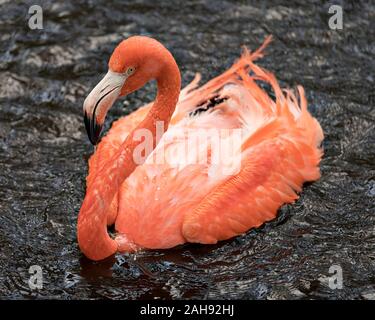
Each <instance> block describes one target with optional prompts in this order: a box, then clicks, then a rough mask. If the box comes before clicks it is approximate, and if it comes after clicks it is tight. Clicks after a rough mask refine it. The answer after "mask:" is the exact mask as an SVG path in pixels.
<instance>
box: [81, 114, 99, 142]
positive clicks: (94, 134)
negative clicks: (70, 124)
mask: <svg viewBox="0 0 375 320" xmlns="http://www.w3.org/2000/svg"><path fill="white" fill-rule="evenodd" d="M84 121H85V128H86V132H87V135H88V137H89V140H90V142H91V143H92V145H94V146H95V145H97V144H98V142H99V141H100V132H101V131H102V125H101V124H99V123H97V122H96V119H95V117H91V116H88V115H87V113H86V111H85V114H84Z"/></svg>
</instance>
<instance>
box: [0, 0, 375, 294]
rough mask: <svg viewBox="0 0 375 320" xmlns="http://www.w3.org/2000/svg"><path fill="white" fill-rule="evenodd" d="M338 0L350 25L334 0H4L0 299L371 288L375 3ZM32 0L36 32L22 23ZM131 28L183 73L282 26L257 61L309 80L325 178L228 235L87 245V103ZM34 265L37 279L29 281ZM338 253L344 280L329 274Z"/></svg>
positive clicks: (140, 99) (234, 53)
mask: <svg viewBox="0 0 375 320" xmlns="http://www.w3.org/2000/svg"><path fill="white" fill-rule="evenodd" d="M307 2H308V3H307ZM338 2H339V4H341V5H343V8H344V29H343V30H330V29H329V27H328V19H329V17H330V16H329V14H328V8H329V6H330V3H329V1H301V2H300V3H299V2H297V1H285V3H287V5H286V4H283V1H267V2H265V1H238V2H229V1H212V0H204V1H194V2H191V3H188V4H186V2H185V1H181V2H180V3H178V2H172V1H165V2H162V1H104V0H103V1H89V0H85V1H84V0H79V1H73V0H69V1H38V0H33V1H29V2H26V3H25V2H20V1H4V0H0V298H13V299H19V298H30V297H38V298H59V299H60V298H62V299H71V298H113V299H118V298H125V299H142V298H153V297H155V298H163V299H164V298H167V299H170V298H219V299H220V298H245V299H301V298H302V299H306V298H308V299H316V298H328V299H342V298H364V299H370V298H372V299H375V210H374V199H375V198H374V197H375V165H374V164H375V148H374V142H375V135H374V130H375V122H374V117H375V110H374V104H375V94H374V87H375V83H374V81H375V72H374V71H375V66H374V56H375V45H374V39H375V26H374V21H375V5H374V2H372V1H351V2H349V1H348V2H347V1H338ZM371 3H372V4H371ZM31 4H41V6H42V8H43V9H44V29H43V30H30V29H29V28H28V24H27V21H28V20H27V19H28V14H27V11H28V8H29V6H30V5H31ZM133 34H145V35H150V36H154V37H156V38H157V39H159V40H161V41H162V42H163V43H164V44H165V45H166V46H167V47H168V48H169V49H170V50H171V51H172V53H173V54H174V56H175V57H176V60H177V62H178V64H179V65H180V68H181V73H182V76H183V81H184V84H186V83H188V82H189V81H190V80H191V79H192V77H193V75H194V72H195V71H200V72H201V73H202V74H203V77H204V80H207V79H209V78H211V77H213V76H215V75H218V74H219V73H221V72H222V71H224V70H225V69H226V68H227V67H229V66H230V64H231V63H232V62H233V60H234V59H235V58H236V57H238V55H239V53H240V46H241V45H243V44H246V45H248V46H249V47H250V48H253V49H254V48H256V47H257V46H258V45H259V44H260V43H261V42H262V41H263V39H264V38H265V36H266V35H268V34H273V35H274V38H275V40H274V42H273V43H272V45H271V46H270V47H269V48H268V50H267V52H268V55H267V56H266V57H265V58H264V59H263V60H261V61H260V64H261V65H262V66H264V67H266V68H267V69H269V70H272V71H273V72H275V73H276V75H277V77H278V79H280V81H281V83H282V85H284V86H295V85H296V84H302V85H303V86H304V87H305V89H306V93H307V95H308V100H309V104H310V110H311V111H312V113H313V114H314V115H315V116H316V117H317V118H318V119H319V121H320V123H321V125H322V127H323V130H324V132H325V136H326V138H325V141H324V148H325V156H324V159H323V161H322V164H321V169H322V178H321V179H320V180H319V181H318V182H316V183H314V184H310V185H308V186H306V187H305V188H304V190H303V193H302V195H301V198H300V200H299V201H298V202H297V203H295V204H293V205H288V206H284V207H283V208H282V209H281V210H280V215H279V217H278V218H277V219H276V220H275V221H273V222H271V223H268V224H267V225H265V226H263V227H262V228H260V229H258V230H252V231H250V232H248V233H247V234H246V235H243V236H240V237H237V238H235V239H232V240H230V241H226V242H221V243H219V244H218V245H215V246H201V245H184V246H182V247H179V248H174V249H171V250H166V251H149V252H140V253H138V254H137V255H136V257H134V255H118V256H116V257H113V258H111V259H108V260H106V261H104V262H101V263H93V262H90V261H88V260H87V259H85V258H83V257H82V255H81V253H80V251H79V249H78V246H77V241H76V229H75V228H76V220H77V213H78V210H79V208H80V205H81V202H82V199H83V197H84V192H85V176H86V173H87V158H88V156H89V155H90V153H92V151H93V148H92V146H91V145H90V144H89V142H88V139H87V136H86V134H85V131H84V125H83V119H82V103H83V100H84V98H85V96H86V95H87V94H88V93H89V91H90V90H91V89H92V88H93V86H94V85H95V84H96V83H97V82H98V80H99V79H100V77H101V76H102V75H103V74H104V73H105V72H106V64H107V60H108V58H109V56H110V54H111V52H112V50H113V48H114V47H115V45H116V44H117V43H118V42H119V41H120V40H122V39H123V38H126V37H128V36H130V35H133ZM154 94H155V86H154V85H148V86H147V87H146V88H145V89H143V90H141V91H139V92H137V93H135V94H132V95H131V96H129V97H128V98H127V99H126V100H122V101H120V102H117V103H116V106H115V107H114V108H113V109H112V110H111V112H110V116H109V119H108V120H109V121H107V122H108V125H109V123H110V122H111V121H113V120H114V119H115V118H118V117H120V116H121V115H124V114H126V113H129V112H131V111H132V110H134V109H135V108H137V107H138V106H140V105H142V104H144V103H145V102H148V101H151V100H152V99H153V97H154ZM108 125H107V127H108ZM31 265H39V266H40V267H41V268H42V270H43V276H44V285H43V289H40V290H31V289H30V288H29V285H28V279H29V277H30V274H29V267H30V266H31ZM332 265H339V266H340V267H341V268H342V270H343V289H341V290H340V289H336V290H333V289H330V287H329V286H328V279H329V277H330V276H331V274H330V273H329V268H330V266H332Z"/></svg>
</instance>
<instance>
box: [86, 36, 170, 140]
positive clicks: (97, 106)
mask: <svg viewBox="0 0 375 320" xmlns="http://www.w3.org/2000/svg"><path fill="white" fill-rule="evenodd" d="M166 52H168V51H167V49H165V47H163V45H162V44H160V43H159V42H158V41H156V40H154V39H151V38H148V37H142V36H134V37H131V38H128V39H126V40H124V41H122V42H121V43H120V44H119V45H118V46H117V47H116V48H115V50H114V52H113V53H112V56H111V58H110V60H109V64H108V67H109V68H108V72H107V74H106V75H105V76H104V78H103V79H102V80H101V81H100V82H99V83H98V84H97V85H96V86H95V88H94V89H93V90H92V91H91V92H90V94H89V95H88V96H87V98H86V99H85V101H84V103H83V112H84V120H85V126H86V131H87V134H88V137H89V139H90V141H91V143H92V144H93V145H96V144H97V143H98V141H99V136H100V132H101V129H102V127H103V123H104V120H105V116H106V114H107V112H108V110H109V109H110V108H111V106H112V105H113V104H114V102H115V101H116V100H117V98H119V97H121V96H126V95H127V94H129V93H131V92H134V91H136V90H138V89H139V88H141V87H143V86H144V85H145V84H146V83H147V82H148V81H149V80H152V79H157V78H158V76H159V75H160V73H161V70H162V66H163V57H164V56H165V54H166ZM168 53H169V52H168Z"/></svg>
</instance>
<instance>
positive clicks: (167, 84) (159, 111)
mask: <svg viewBox="0 0 375 320" xmlns="http://www.w3.org/2000/svg"><path fill="white" fill-rule="evenodd" d="M156 81H157V86H158V93H157V96H156V99H155V102H154V104H153V106H152V107H151V109H150V111H149V113H148V114H147V116H146V117H145V119H144V120H143V121H142V122H141V123H140V124H139V125H138V126H137V127H136V128H135V129H134V130H133V131H132V132H131V133H129V135H128V137H127V138H126V139H125V141H124V142H123V144H122V145H121V147H120V148H119V150H118V151H117V152H116V153H115V155H114V156H113V157H112V158H111V159H110V160H109V161H108V162H107V163H106V164H105V165H104V166H103V168H102V170H101V171H100V172H99V173H98V174H97V176H96V179H95V181H94V182H93V183H92V185H91V186H90V188H89V189H88V190H87V191H86V196H85V199H84V201H83V204H82V207H81V210H80V212H79V216H78V225H77V236H78V244H79V246H80V249H81V251H82V252H83V253H84V254H85V255H86V256H87V257H88V258H90V259H92V260H101V259H104V258H106V257H108V256H111V255H112V254H114V253H116V251H117V250H118V244H117V242H116V241H115V240H113V239H112V238H110V236H109V235H108V232H107V212H108V207H109V205H110V203H111V202H112V200H113V198H114V196H115V195H116V193H117V191H118V189H117V187H118V186H120V185H121V184H122V183H123V182H124V181H125V179H126V178H127V177H128V176H129V175H130V174H131V173H132V172H133V171H134V169H135V168H136V167H137V165H139V163H138V162H137V161H135V159H134V151H135V148H136V147H137V146H138V144H139V143H140V141H139V140H136V139H135V133H136V132H137V130H139V129H142V130H144V129H146V130H149V131H150V132H151V134H152V137H153V148H155V147H156V144H157V142H158V141H157V136H156V125H157V122H158V121H162V122H163V127H164V130H167V128H168V125H169V121H170V119H171V117H172V114H173V112H174V110H175V107H176V104H177V101H178V97H179V93H180V86H181V78H180V72H179V69H178V66H177V64H176V62H175V60H174V59H173V57H172V55H171V54H168V55H166V57H165V59H164V61H163V65H162V66H161V71H160V73H159V76H158V77H157V79H156Z"/></svg>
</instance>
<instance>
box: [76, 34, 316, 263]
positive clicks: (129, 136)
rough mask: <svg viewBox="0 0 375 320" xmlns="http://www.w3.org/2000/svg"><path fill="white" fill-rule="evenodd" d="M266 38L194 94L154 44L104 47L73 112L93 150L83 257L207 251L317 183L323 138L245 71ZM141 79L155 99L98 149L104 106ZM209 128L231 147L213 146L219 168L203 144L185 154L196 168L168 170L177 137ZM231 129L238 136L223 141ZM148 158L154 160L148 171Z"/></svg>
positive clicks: (280, 94)
mask: <svg viewBox="0 0 375 320" xmlns="http://www.w3.org/2000/svg"><path fill="white" fill-rule="evenodd" d="M270 40H271V37H270V36H269V37H268V38H266V40H265V41H264V43H263V44H262V45H261V47H260V48H259V49H257V50H256V51H254V52H250V51H249V50H248V49H247V48H244V49H243V53H242V55H241V57H240V58H239V59H238V60H237V61H236V62H235V63H234V64H233V65H232V67H231V68H229V69H228V70H227V71H226V72H224V73H223V74H221V75H220V76H218V77H216V78H214V79H213V80H211V81H209V82H207V83H206V84H205V85H203V86H201V87H198V83H199V81H200V75H199V74H197V75H196V76H195V78H194V80H193V81H192V82H191V83H190V84H188V85H187V86H186V87H185V88H184V89H182V90H180V85H181V78H180V72H179V68H178V66H177V63H176V62H175V60H174V58H173V56H172V54H171V53H170V52H169V51H168V50H167V49H166V48H165V47H164V46H163V45H162V44H161V43H160V42H158V41H157V40H155V39H152V38H149V37H146V36H132V37H129V38H128V39H126V40H123V41H122V42H121V43H120V44H119V45H118V46H117V47H116V48H115V50H114V52H113V54H112V55H111V57H110V60H109V64H108V66H109V70H108V73H107V74H106V75H105V77H104V78H103V79H102V80H101V81H100V82H99V83H98V84H97V86H96V87H95V88H94V89H93V90H92V91H91V93H90V94H89V95H88V96H87V98H86V99H85V101H84V104H83V111H84V120H85V125H86V130H87V133H88V137H89V139H90V141H91V143H92V144H94V145H97V146H96V151H95V152H94V154H93V155H92V156H91V158H90V159H89V174H88V176H87V181H86V182H87V188H86V195H85V198H84V201H83V204H82V206H81V209H80V212H79V215H78V223H77V238H78V244H79V247H80V249H81V251H82V252H83V254H84V255H85V256H87V257H88V258H89V259H91V260H101V259H104V258H106V257H109V256H111V255H113V254H115V253H117V252H120V253H121V252H135V251H137V250H141V249H167V248H171V247H174V246H177V245H180V244H183V243H186V242H193V243H201V244H214V243H217V242H218V241H221V240H225V239H229V238H232V237H234V236H237V235H240V234H243V233H245V232H246V231H248V230H249V229H251V228H256V227H259V226H260V225H262V224H263V223H265V222H266V221H269V220H272V219H274V218H275V217H276V215H277V210H278V208H279V207H280V206H282V205H283V204H285V203H292V202H294V201H295V200H296V199H298V197H299V196H298V194H299V193H300V192H301V190H302V185H303V183H304V182H306V181H314V180H317V179H319V177H320V171H319V162H320V160H321V157H322V155H323V150H322V148H321V142H322V140H323V131H322V129H321V126H320V124H319V122H318V121H317V120H316V119H315V118H314V117H313V116H312V115H311V114H310V113H309V111H308V109H307V102H306V98H305V94H304V90H303V88H302V87H301V86H298V87H297V88H298V90H297V91H296V90H290V89H281V88H280V86H279V84H278V82H277V80H276V78H275V77H274V75H273V74H272V73H271V72H269V71H267V70H265V69H263V68H261V67H259V66H258V65H256V64H255V63H254V61H255V60H256V59H258V58H261V57H262V56H263V51H264V48H265V47H266V46H267V45H268V43H269V42H270ZM150 80H156V83H157V95H156V98H155V101H154V102H152V103H149V104H146V105H145V106H143V107H140V108H139V109H137V110H136V111H135V112H133V113H131V114H130V115H128V116H125V117H122V118H120V119H118V120H117V121H115V122H114V123H113V125H112V127H111V129H110V130H109V132H108V134H107V135H105V136H104V137H103V138H102V139H101V140H100V139H99V137H100V132H101V129H102V126H103V122H104V120H105V117H106V114H107V112H108V110H109V109H110V107H111V106H112V105H113V103H114V102H115V101H116V99H117V98H118V97H122V96H126V95H128V94H130V93H132V92H134V91H136V90H138V89H140V88H141V87H143V86H144V85H145V84H146V83H147V82H148V81H150ZM260 83H264V84H268V85H270V86H271V87H272V90H273V92H274V95H272V96H270V95H269V94H268V93H267V92H266V91H265V90H264V89H263V88H262V86H261V85H260ZM160 123H161V124H163V128H162V129H160V128H159V129H158V124H160ZM210 130H213V131H215V130H221V131H224V132H226V134H225V135H223V136H222V137H221V138H220V139H219V140H220V141H222V140H226V139H229V140H228V141H231V143H229V144H226V145H224V146H221V148H222V149H221V153H220V154H221V155H222V158H223V159H221V160H222V161H221V162H217V161H216V162H215V161H213V159H212V158H213V154H214V153H215V152H216V151H217V149H218V148H219V146H218V144H213V143H210V140H209V139H207V141H206V142H201V143H198V144H192V145H191V147H190V148H189V150H188V152H187V157H188V158H189V159H197V158H199V159H200V158H201V157H202V156H206V158H207V161H206V162H204V161H203V162H199V161H198V162H197V163H194V162H192V163H190V162H188V163H184V162H183V161H181V162H179V160H180V159H182V158H183V157H184V156H185V157H186V152H185V151H184V150H185V149H184V147H183V146H184V143H186V140H187V139H188V136H189V139H190V136H193V137H195V138H197V137H198V138H199V137H200V136H201V134H202V132H207V131H210ZM238 130H240V131H241V139H237V138H236V139H231V138H234V137H235V136H236V132H237V131H238ZM158 131H160V132H158ZM140 132H145V135H144V136H143V139H142V137H141V138H140V134H139V133H140ZM146 133H147V134H146ZM188 133H189V134H188ZM141 136H142V135H141ZM236 137H237V136H236ZM99 140H100V141H99ZM146 140H148V142H149V147H148V148H146V147H144V146H145V145H146V144H147V143H146V142H147V141H146ZM226 141H227V140H226ZM98 142H100V143H98ZM142 146H143V147H144V148H141V149H143V153H142V152H141V153H140V154H141V159H136V157H135V156H134V154H135V153H136V151H137V150H138V149H139V148H140V147H142ZM138 151H139V150H138ZM184 153H185V154H184ZM159 156H160V157H161V158H162V159H163V161H160V162H155V161H154V160H153V159H155V158H157V157H159ZM138 158H139V157H138ZM238 159H240V160H239V161H238ZM234 163H237V165H233V164H234ZM238 164H239V165H238ZM223 168H227V170H223ZM111 225H114V227H115V228H114V230H115V233H114V234H111V235H110V234H109V232H108V226H111Z"/></svg>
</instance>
